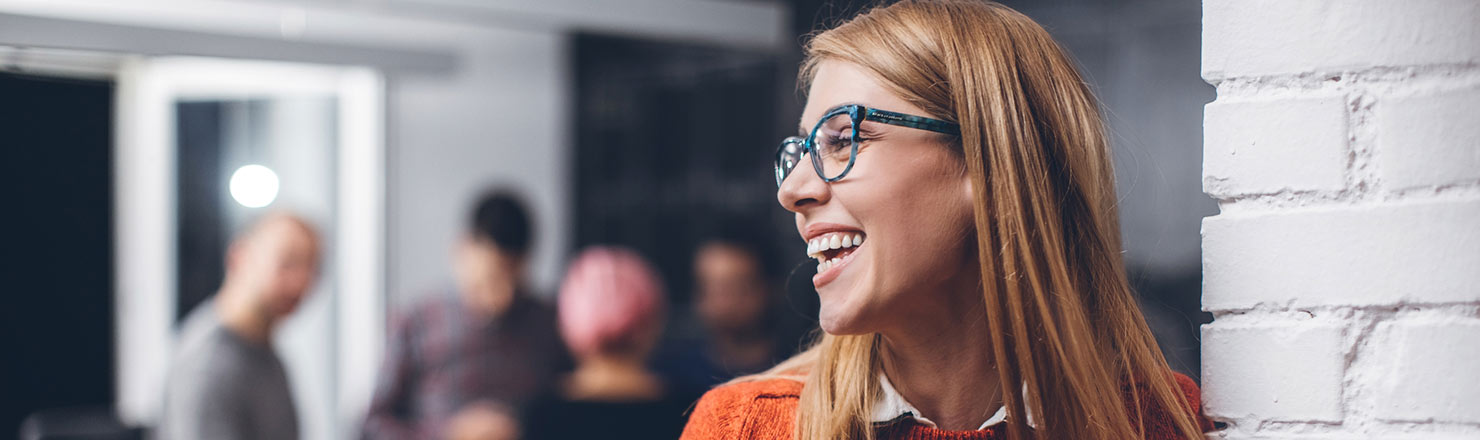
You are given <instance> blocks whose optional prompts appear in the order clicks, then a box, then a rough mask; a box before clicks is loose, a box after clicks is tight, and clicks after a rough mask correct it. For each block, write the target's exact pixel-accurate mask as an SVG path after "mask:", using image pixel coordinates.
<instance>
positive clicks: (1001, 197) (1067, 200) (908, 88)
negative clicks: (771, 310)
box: [741, 0, 1203, 440]
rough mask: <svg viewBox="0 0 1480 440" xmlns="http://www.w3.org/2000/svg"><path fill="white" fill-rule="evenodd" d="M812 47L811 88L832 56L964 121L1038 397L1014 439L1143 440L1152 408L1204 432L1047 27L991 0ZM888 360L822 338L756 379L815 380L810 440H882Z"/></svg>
mask: <svg viewBox="0 0 1480 440" xmlns="http://www.w3.org/2000/svg"><path fill="white" fill-rule="evenodd" d="M806 54H807V58H806V61H805V62H804V63H803V65H802V72H801V83H802V85H804V86H806V85H808V84H810V82H811V78H812V76H813V74H814V73H815V70H816V67H817V66H818V64H819V63H820V62H822V61H826V60H836V61H843V62H848V63H852V64H856V65H858V66H861V67H862V68H864V69H866V70H868V71H870V72H871V73H873V74H874V75H875V76H876V77H877V78H879V79H881V80H882V82H883V83H884V84H886V86H887V87H890V88H891V89H892V90H891V91H892V92H893V93H894V94H896V95H898V96H900V97H903V98H904V99H906V100H907V101H909V102H910V103H912V104H914V105H916V106H919V107H920V108H922V109H924V110H925V111H926V112H927V113H928V114H929V115H931V116H934V117H937V118H941V119H946V120H950V121H954V122H957V123H959V124H960V125H961V136H960V138H959V143H960V148H961V152H962V153H963V154H962V158H963V159H964V160H965V162H966V170H967V173H968V174H969V175H970V179H971V184H972V187H973V189H974V190H975V194H976V199H975V200H974V201H973V205H974V214H975V227H976V233H975V234H974V238H975V240H976V253H977V255H978V257H979V258H978V260H979V261H980V264H981V279H982V280H983V282H982V295H983V297H984V299H985V301H984V303H985V305H986V319H987V324H988V325H987V329H988V331H989V332H990V333H991V334H990V337H991V342H992V349H993V358H994V360H995V362H996V367H997V368H996V370H997V373H996V374H997V375H998V379H1000V381H1001V382H1000V383H1001V386H1002V389H1004V390H1018V389H1022V390H1025V392H1024V393H1023V394H1018V393H1014V392H1006V393H1003V397H1002V399H1003V406H1004V407H1006V408H1007V411H1008V414H1009V415H1011V417H1009V418H1008V425H1007V433H1008V437H1009V438H1012V439H1015V440H1022V439H1028V438H1036V439H1076V440H1086V439H1115V440H1122V439H1131V438H1142V433H1144V432H1145V427H1144V426H1142V424H1141V423H1140V421H1141V420H1142V419H1141V417H1140V414H1139V413H1131V412H1128V410H1129V411H1139V408H1148V407H1151V408H1154V407H1160V408H1164V409H1165V410H1166V411H1167V412H1168V413H1170V414H1171V415H1172V417H1173V422H1174V424H1175V425H1176V427H1177V429H1178V430H1180V431H1181V432H1182V433H1183V435H1184V436H1186V437H1187V438H1193V439H1200V438H1203V437H1202V433H1201V431H1200V429H1199V428H1198V424H1197V423H1196V422H1195V420H1194V416H1193V414H1191V413H1190V412H1188V411H1183V410H1182V409H1183V408H1187V402H1186V401H1185V400H1186V398H1185V396H1184V395H1183V394H1182V392H1181V388H1180V387H1179V386H1178V385H1177V384H1176V381H1175V379H1174V377H1173V376H1172V375H1171V373H1170V369H1169V368H1168V367H1167V364H1166V360H1165V359H1163V358H1162V356H1161V352H1160V351H1159V349H1158V348H1157V344H1156V340H1155V339H1154V338H1153V337H1152V335H1151V332H1150V330H1149V329H1148V328H1147V326H1146V323H1145V319H1144V318H1143V317H1142V316H1141V312H1140V310H1139V309H1138V308H1137V305H1136V301H1135V298H1134V295H1133V294H1132V292H1131V289H1130V286H1129V284H1128V283H1127V281H1126V276H1125V272H1124V263H1123V262H1122V261H1121V256H1120V255H1121V254H1120V251H1121V245H1120V229H1119V220H1118V218H1117V214H1116V195H1115V186H1114V174H1113V170H1112V169H1111V158H1110V148H1109V145H1108V142H1107V139H1106V135H1105V127H1104V126H1103V122H1102V120H1101V116H1100V112H1099V107H1098V104H1097V101H1096V100H1095V98H1094V96H1093V95H1092V94H1091V91H1090V89H1089V87H1088V86H1087V85H1086V84H1085V82H1084V80H1083V79H1082V77H1081V76H1080V74H1079V72H1078V71H1077V69H1076V68H1075V66H1074V63H1073V61H1072V60H1071V59H1070V57H1069V56H1068V54H1067V53H1066V52H1065V51H1064V49H1063V48H1061V47H1059V45H1058V44H1057V43H1056V42H1054V40H1053V39H1052V38H1051V37H1050V36H1049V35H1048V33H1047V32H1046V31H1044V30H1043V28H1042V27H1040V26H1039V25H1038V24H1037V23H1034V22H1033V21H1032V20H1031V19H1029V18H1028V17H1026V16H1023V15H1022V14H1019V13H1017V12H1016V11H1013V10H1011V9H1009V8H1007V7H1005V6H1002V5H999V4H996V3H988V2H981V1H952V0H943V1H915V0H907V1H904V2H900V3H896V4H893V5H890V6H884V7H878V8H875V9H873V10H871V11H869V12H867V13H864V14H862V15H860V16H858V17H855V18H853V19H852V20H850V21H848V22H846V23H843V24H841V25H839V26H837V27H834V28H832V29H831V30H827V31H825V32H822V33H820V34H817V35H816V36H814V37H813V38H812V39H811V40H810V42H809V43H808V45H807V47H806ZM879 365H880V337H879V335H877V334H872V335H823V336H822V337H821V338H820V340H819V341H818V342H817V343H816V344H815V345H814V346H813V347H812V348H810V349H809V350H807V351H805V352H803V353H802V354H799V355H797V356H796V357H794V358H792V359H790V360H788V361H786V362H783V363H782V364H781V365H778V366H777V367H775V368H773V369H772V370H771V371H769V372H767V373H762V374H761V375H759V376H757V377H776V376H786V375H794V376H796V377H801V376H799V375H804V378H803V379H801V380H803V383H804V386H803V389H802V394H801V399H800V403H799V409H798V414H797V424H796V431H795V432H796V437H797V438H798V439H801V440H831V439H840V438H849V439H854V438H864V439H873V438H874V429H873V426H872V425H871V424H870V423H869V422H868V414H869V410H870V409H871V405H872V404H873V402H874V401H875V398H876V396H877V395H878V393H879V386H878V383H877V373H878V371H879V368H880V366H879ZM983 374H991V373H989V372H983ZM751 379H753V378H751ZM741 380H748V379H741ZM1124 387H1130V390H1132V391H1131V393H1130V395H1131V397H1132V399H1133V401H1132V402H1129V403H1130V404H1131V405H1132V406H1131V407H1130V409H1128V408H1127V403H1128V402H1126V400H1125V397H1124V396H1125V393H1124V390H1125V388H1124ZM1021 414H1033V416H1034V419H1035V422H1036V423H1035V424H1036V428H1035V429H1029V428H1028V427H1027V425H1026V420H1025V419H1026V417H1017V415H1021Z"/></svg>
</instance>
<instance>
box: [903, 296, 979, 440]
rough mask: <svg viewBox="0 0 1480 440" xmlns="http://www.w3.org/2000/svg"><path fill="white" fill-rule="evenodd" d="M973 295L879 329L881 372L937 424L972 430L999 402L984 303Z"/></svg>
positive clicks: (926, 416) (906, 398)
mask: <svg viewBox="0 0 1480 440" xmlns="http://www.w3.org/2000/svg"><path fill="white" fill-rule="evenodd" d="M978 298H979V297H978ZM976 301H979V299H976V300H975V301H971V300H968V301H966V303H967V304H955V305H948V306H946V307H942V308H940V310H938V311H937V312H938V314H933V315H934V316H935V319H928V320H915V321H914V322H911V323H910V325H908V326H906V327H904V328H901V329H896V330H895V331H888V332H884V333H883V336H884V337H883V345H882V347H881V350H880V356H881V357H882V363H883V368H884V374H886V375H888V377H889V382H890V383H891V384H893V385H894V388H895V390H896V391H898V392H899V394H900V395H902V396H904V398H905V400H907V401H909V402H910V404H911V405H914V407H915V408H916V409H918V410H920V412H922V413H924V414H921V415H922V416H924V417H925V418H928V419H930V420H931V421H933V422H935V423H936V425H937V426H938V427H940V428H941V429H949V430H975V429H977V428H978V427H980V426H981V424H982V422H985V421H986V420H987V419H988V418H990V417H991V416H992V414H994V413H995V412H996V411H997V410H998V408H1001V406H1002V394H1001V387H1000V386H999V385H1000V384H999V379H998V376H997V369H996V363H995V362H993V356H992V341H991V339H990V338H989V337H988V334H987V329H986V319H985V308H984V307H982V306H981V305H980V303H979V302H976ZM972 304H975V305H972Z"/></svg>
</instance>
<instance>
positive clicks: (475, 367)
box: [363, 192, 569, 439]
mask: <svg viewBox="0 0 1480 440" xmlns="http://www.w3.org/2000/svg"><path fill="white" fill-rule="evenodd" d="M533 235H534V231H533V225H532V224H531V223H530V219H529V214H528V213H527V212H526V210H525V208H524V205H523V203H521V202H520V201H519V199H518V198H516V197H515V196H513V195H512V194H509V193H506V192H490V193H486V194H485V195H484V196H483V197H481V198H480V199H479V200H478V203H477V204H476V206H475V207H474V209H473V212H472V216H471V218H470V219H469V224H468V229H467V233H466V235H465V236H464V237H463V238H462V240H461V241H460V243H459V244H458V248H457V251H456V255H455V256H454V260H455V261H454V263H455V267H454V271H455V272H456V276H457V278H456V281H457V284H456V286H454V288H452V289H450V290H452V292H447V293H446V294H441V295H431V296H429V297H428V298H426V299H425V300H422V301H420V302H418V303H416V304H414V305H411V306H409V307H407V308H405V309H404V310H406V311H405V312H404V313H400V314H397V315H396V316H395V317H394V318H393V319H392V321H391V332H390V333H391V335H390V339H389V340H388V341H387V344H386V356H385V361H384V363H383V365H382V367H381V372H380V383H379V384H378V385H377V387H376V390H375V395H374V397H373V398H372V400H371V404H370V413H369V415H368V416H367V417H366V420H365V426H364V429H363V436H364V437H365V438H373V439H474V438H477V439H493V438H514V437H516V436H517V435H518V430H517V419H518V411H519V410H520V409H521V408H522V407H523V406H524V405H526V404H527V403H529V402H530V401H531V400H533V399H534V398H536V397H538V396H540V395H542V394H543V393H545V392H546V391H547V389H548V387H549V386H550V385H551V383H552V381H553V380H554V378H555V377H556V375H557V374H559V372H560V371H561V370H562V369H564V368H566V366H567V364H568V363H569V360H568V358H567V356H566V354H565V350H564V348H563V347H562V346H561V345H560V337H559V335H558V334H557V333H556V330H555V314H554V310H552V309H551V308H550V307H549V306H546V305H545V304H543V303H540V302H539V301H538V300H536V299H535V298H533V297H531V295H530V294H529V292H528V291H527V290H526V289H525V287H524V282H525V266H526V262H527V261H528V255H529V249H530V246H531V244H532V242H533V240H532V237H533Z"/></svg>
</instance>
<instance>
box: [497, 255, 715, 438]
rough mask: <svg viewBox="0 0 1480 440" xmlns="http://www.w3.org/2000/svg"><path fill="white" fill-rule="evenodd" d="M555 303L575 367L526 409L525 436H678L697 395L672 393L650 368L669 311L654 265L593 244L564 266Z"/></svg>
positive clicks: (634, 256) (561, 329)
mask: <svg viewBox="0 0 1480 440" xmlns="http://www.w3.org/2000/svg"><path fill="white" fill-rule="evenodd" d="M556 306H557V311H556V313H557V316H558V317H559V327H560V335H561V336H562V337H563V338H564V339H565V344H566V346H567V347H568V348H570V352H571V355H572V357H574V358H575V361H576V368H575V370H574V371H572V372H571V374H570V375H569V376H567V377H566V378H565V379H564V381H562V382H561V383H560V385H559V388H558V390H557V395H555V396H550V398H548V399H545V400H543V401H541V402H538V403H536V404H535V405H534V406H533V407H532V408H531V409H530V410H529V412H528V413H527V414H526V415H525V422H524V426H525V427H526V428H527V429H526V431H525V432H526V435H527V436H526V439H527V440H540V439H567V438H632V439H657V438H678V435H679V433H680V432H681V431H682V430H683V425H684V423H685V422H686V414H685V413H686V410H687V409H688V408H689V406H690V405H691V404H692V403H693V402H694V400H695V399H694V398H695V397H697V395H694V396H687V398H684V397H678V396H675V395H674V393H672V392H670V390H669V387H668V385H667V384H666V383H665V382H664V381H663V380H662V379H661V378H660V376H659V375H657V374H656V373H653V372H652V371H651V370H649V369H648V365H647V360H648V355H649V354H650V353H651V352H652V351H653V348H654V346H655V345H657V340H658V336H659V335H660V334H661V333H662V330H663V317H664V313H665V311H666V310H665V309H666V300H665V293H664V291H663V284H662V282H661V281H660V279H659V277H658V274H657V272H656V271H655V270H653V267H652V265H651V264H648V262H647V260H645V259H643V258H642V256H640V255H638V254H637V253H636V252H633V251H631V250H628V249H624V248H617V247H592V248H588V249H586V250H585V251H583V252H581V254H580V255H578V256H577V257H576V258H575V260H574V261H573V262H572V263H571V264H570V268H569V269H567V271H566V275H565V280H564V282H563V283H562V284H561V286H560V296H559V298H558V299H557V300H556Z"/></svg>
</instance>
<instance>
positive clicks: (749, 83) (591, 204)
mask: <svg viewBox="0 0 1480 440" xmlns="http://www.w3.org/2000/svg"><path fill="white" fill-rule="evenodd" d="M573 53H574V56H575V59H574V66H575V72H576V77H575V78H574V79H575V90H576V95H575V96H576V98H575V126H574V127H573V130H574V133H575V149H574V155H573V157H572V166H573V173H572V174H573V176H574V182H575V188H574V189H573V191H572V195H573V199H574V202H575V206H574V213H575V216H574V217H575V218H576V221H575V225H574V226H575V234H574V236H575V245H576V248H577V249H579V248H581V247H585V246H588V245H597V244H615V245H623V246H628V247H631V248H633V249H635V250H637V251H638V252H640V253H642V254H643V255H644V256H646V257H647V258H649V259H650V260H652V262H653V264H654V265H656V266H657V269H658V270H659V272H660V273H661V274H662V276H663V277H664V282H665V284H666V285H667V287H668V289H667V290H668V292H669V297H670V301H671V302H672V303H673V306H672V307H671V308H670V310H671V311H673V312H674V316H673V317H672V318H673V319H672V320H670V321H669V325H668V333H669V336H670V337H671V338H683V337H690V336H693V335H694V334H695V333H696V332H697V330H696V328H695V327H694V323H693V322H690V321H689V319H690V318H691V316H688V315H687V313H686V312H687V310H689V309H688V306H689V302H690V299H691V289H692V284H693V276H692V271H693V256H694V255H693V254H694V251H695V247H696V246H697V245H698V244H700V243H699V242H700V241H703V240H705V239H708V238H715V237H716V236H719V235H727V234H736V233H737V232H739V231H736V229H744V231H743V232H740V233H739V234H738V235H740V236H746V237H753V238H751V239H748V240H747V241H750V242H754V243H755V244H756V245H758V246H756V247H757V249H756V251H757V252H759V253H762V254H765V255H763V256H762V259H763V260H764V261H762V264H763V265H768V266H770V267H768V268H767V269H770V270H767V271H766V272H767V273H768V274H770V275H772V278H773V281H774V282H775V284H776V285H777V286H778V288H779V287H781V286H784V285H785V281H786V276H787V275H788V274H789V273H790V272H791V271H790V270H791V269H793V268H795V267H801V266H803V265H806V263H807V262H806V261H805V260H806V258H805V255H803V253H802V252H799V251H797V250H798V249H799V247H798V244H799V243H801V240H800V239H798V238H796V232H795V226H793V225H792V217H791V216H790V214H789V213H787V212H786V211H784V210H782V209H781V208H780V207H779V206H777V204H776V198H775V194H776V185H775V177H774V175H773V173H772V155H773V154H774V152H775V148H776V146H777V145H779V142H780V140H781V139H782V138H783V137H785V136H788V135H790V132H791V131H795V128H789V127H794V126H795V124H796V120H795V115H794V114H792V113H793V111H792V110H791V109H792V108H793V107H794V104H795V103H794V102H792V101H793V100H794V98H795V95H794V93H793V90H794V89H793V86H792V84H791V82H792V81H793V79H792V73H791V72H792V71H794V70H795V67H794V66H792V65H783V63H782V55H781V54H776V53H763V52H747V51H741V50H735V49H726V48H717V47H711V46H700V45H692V44H678V43H672V42H660V41H650V40H638V39H631V38H623V37H613V36H600V35H580V36H577V37H576V38H575V41H574V50H573ZM787 251H790V252H787ZM814 267H815V266H813V265H806V268H807V269H808V270H810V269H812V268H814ZM803 272H806V271H805V270H804V271H803ZM809 276H810V275H808V276H803V277H801V278H799V279H801V280H803V281H804V282H805V285H803V286H799V287H798V288H796V289H795V290H792V289H785V290H787V292H786V297H787V299H786V301H788V302H789V303H791V304H790V305H789V306H788V307H786V308H787V310H785V311H781V313H783V314H784V315H785V318H786V319H787V320H786V321H785V322H786V323H790V324H791V325H789V327H795V328H794V329H791V330H788V331H786V332H789V333H794V336H796V337H800V335H801V334H802V333H804V332H805V331H807V330H808V329H810V328H811V326H812V324H814V323H815V319H816V305H815V303H816V293H815V292H814V291H813V290H812V288H811V284H810V278H809ZM782 325H783V326H786V324H782ZM791 339H792V342H787V343H786V345H788V346H795V345H796V342H794V341H795V338H791Z"/></svg>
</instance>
